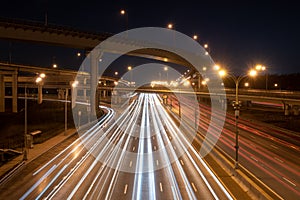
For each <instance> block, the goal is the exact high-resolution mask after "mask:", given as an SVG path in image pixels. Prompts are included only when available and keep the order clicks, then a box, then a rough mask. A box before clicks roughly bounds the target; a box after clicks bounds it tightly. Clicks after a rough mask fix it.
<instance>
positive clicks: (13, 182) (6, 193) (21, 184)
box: [0, 135, 78, 199]
mask: <svg viewBox="0 0 300 200" xmlns="http://www.w3.org/2000/svg"><path fill="white" fill-rule="evenodd" d="M77 138H78V136H77V135H74V136H72V137H70V138H68V139H67V140H64V141H63V142H62V143H60V144H58V145H56V146H54V147H53V148H51V149H50V150H49V151H47V152H45V153H43V154H42V155H41V156H39V157H37V158H36V159H34V160H32V161H31V162H29V163H27V164H26V165H25V166H24V168H22V170H20V171H19V172H18V173H16V174H15V175H14V176H13V177H12V178H10V179H9V180H8V181H7V182H6V183H5V184H3V185H1V186H0V199H7V198H8V199H10V198H14V197H15V198H20V197H21V196H22V195H23V194H24V193H26V191H27V190H28V189H29V188H31V187H32V186H33V185H34V184H35V182H36V181H38V180H39V179H40V178H41V177H42V176H43V175H42V174H37V175H35V176H33V174H34V173H35V172H36V170H38V169H39V168H40V166H42V165H45V164H46V163H47V162H48V161H49V158H50V159H51V158H54V157H55V156H56V155H57V154H59V152H61V151H62V150H63V149H65V148H66V147H67V146H69V145H70V144H72V142H74V141H75V140H76V139H77ZM50 168H51V167H50ZM50 168H49V169H47V170H45V171H49V170H50Z"/></svg>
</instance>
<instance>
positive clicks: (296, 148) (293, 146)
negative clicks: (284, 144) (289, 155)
mask: <svg viewBox="0 0 300 200" xmlns="http://www.w3.org/2000/svg"><path fill="white" fill-rule="evenodd" d="M290 147H292V148H293V149H296V150H297V149H298V148H297V147H295V146H293V145H291V146H290Z"/></svg>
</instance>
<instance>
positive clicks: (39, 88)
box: [37, 84, 43, 104]
mask: <svg viewBox="0 0 300 200" xmlns="http://www.w3.org/2000/svg"><path fill="white" fill-rule="evenodd" d="M37 102H38V104H41V103H42V102H43V85H42V84H38V99H37Z"/></svg>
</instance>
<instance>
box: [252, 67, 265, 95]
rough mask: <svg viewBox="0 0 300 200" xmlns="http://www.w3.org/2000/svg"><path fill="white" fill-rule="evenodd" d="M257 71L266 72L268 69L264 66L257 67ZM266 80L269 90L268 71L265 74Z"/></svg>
mask: <svg viewBox="0 0 300 200" xmlns="http://www.w3.org/2000/svg"><path fill="white" fill-rule="evenodd" d="M255 69H256V70H257V71H266V69H267V67H266V66H263V65H256V66H255ZM265 79H266V90H268V73H267V71H266V72H265Z"/></svg>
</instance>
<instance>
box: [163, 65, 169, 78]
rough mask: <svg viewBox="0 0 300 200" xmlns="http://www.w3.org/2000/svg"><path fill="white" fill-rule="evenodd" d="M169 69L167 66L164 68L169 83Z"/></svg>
mask: <svg viewBox="0 0 300 200" xmlns="http://www.w3.org/2000/svg"><path fill="white" fill-rule="evenodd" d="M168 70H169V69H168V67H167V66H165V67H164V71H165V72H166V73H167V81H168V80H169V73H168Z"/></svg>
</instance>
